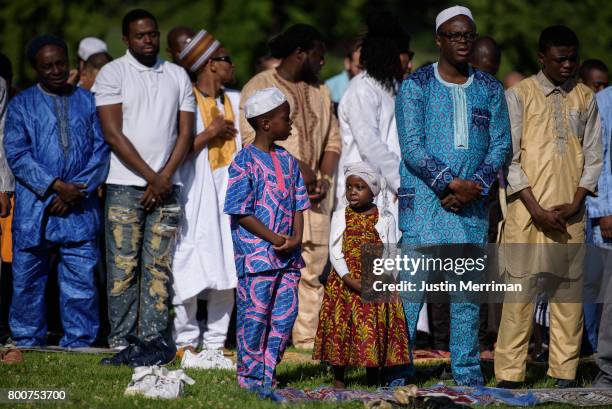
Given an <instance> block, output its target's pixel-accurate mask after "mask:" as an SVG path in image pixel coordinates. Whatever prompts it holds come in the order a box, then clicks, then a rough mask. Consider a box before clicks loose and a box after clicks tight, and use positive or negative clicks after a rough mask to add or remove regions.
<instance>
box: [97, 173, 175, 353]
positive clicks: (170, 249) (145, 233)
mask: <svg viewBox="0 0 612 409" xmlns="http://www.w3.org/2000/svg"><path fill="white" fill-rule="evenodd" d="M144 191H145V188H141V187H136V186H122V185H108V186H107V190H106V205H105V211H104V214H105V234H106V265H107V274H108V276H107V283H108V284H107V294H108V317H109V321H110V326H111V330H110V335H109V339H108V343H109V346H110V347H111V348H116V347H122V346H126V345H128V343H129V342H128V341H127V339H126V337H127V336H128V335H134V336H137V337H138V338H140V339H144V340H148V339H151V338H154V337H156V336H158V335H162V336H164V337H166V338H168V337H169V334H170V323H171V320H170V317H169V305H170V300H171V297H170V292H171V289H172V282H171V279H172V258H173V256H174V248H175V245H176V238H177V234H178V227H179V223H180V221H181V216H182V210H181V207H180V205H179V201H178V192H179V187H178V186H175V187H174V188H173V191H172V193H171V194H169V195H168V196H167V197H166V198H165V199H164V202H163V203H162V204H161V205H160V206H159V207H157V208H156V209H155V210H153V211H152V212H147V211H145V210H144V208H143V206H142V205H141V204H140V199H141V198H142V195H143V194H144Z"/></svg>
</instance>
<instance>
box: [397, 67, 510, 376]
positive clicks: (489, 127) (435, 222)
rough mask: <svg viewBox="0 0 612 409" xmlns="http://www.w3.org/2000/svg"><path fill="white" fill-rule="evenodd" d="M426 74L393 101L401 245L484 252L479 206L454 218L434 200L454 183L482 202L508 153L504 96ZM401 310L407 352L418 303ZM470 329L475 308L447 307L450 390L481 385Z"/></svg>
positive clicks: (483, 78)
mask: <svg viewBox="0 0 612 409" xmlns="http://www.w3.org/2000/svg"><path fill="white" fill-rule="evenodd" d="M434 70H437V68H436V65H429V66H426V67H423V68H421V69H419V70H417V71H416V72H415V73H414V74H412V75H411V76H410V77H409V78H408V79H407V80H406V81H404V82H403V84H402V86H401V88H400V91H399V93H398V96H397V99H396V108H395V113H396V118H397V127H398V134H399V141H400V149H401V152H402V164H401V166H400V177H401V188H400V190H399V191H398V196H399V227H400V230H402V233H403V234H402V244H405V245H420V244H452V243H475V244H484V243H486V233H487V229H488V209H487V206H486V203H485V201H484V200H479V201H477V202H472V203H470V204H468V205H467V206H465V207H464V208H463V209H462V210H461V211H460V212H458V213H454V212H450V211H446V210H445V209H444V208H442V206H441V204H440V197H441V196H443V194H444V193H445V191H446V190H447V188H448V184H449V183H450V182H451V181H452V180H453V178H454V177H459V178H462V179H468V180H474V181H476V182H478V183H480V184H481V185H482V187H483V192H482V195H483V196H486V195H488V193H489V187H490V186H491V184H492V183H493V181H494V179H495V177H496V174H497V171H498V169H499V168H500V167H501V166H502V165H503V163H504V161H505V160H506V157H507V156H508V154H509V152H510V146H511V138H510V121H509V118H508V108H507V106H506V100H505V97H504V91H503V88H502V86H501V84H500V83H499V82H498V81H497V80H495V78H493V77H492V76H490V75H489V74H486V73H483V72H481V71H478V70H473V71H471V72H470V77H469V78H468V80H467V82H466V83H465V84H462V85H451V84H448V83H445V82H444V81H442V80H441V79H440V78H439V76H438V75H437V72H436V71H434ZM458 104H464V105H462V106H459V105H458ZM464 115H467V117H468V118H469V119H467V122H468V123H469V130H468V135H467V138H466V135H461V133H462V129H463V130H464V131H465V129H464V128H465V126H464V125H465V122H466V121H464V120H462V118H461V117H462V116H464ZM466 139H467V140H466ZM403 304H404V311H405V313H406V322H407V325H408V331H409V333H410V338H411V342H410V346H411V348H412V347H413V346H414V341H415V337H416V330H417V322H418V316H419V311H420V309H421V307H422V301H421V302H415V300H414V298H413V297H412V298H409V297H408V296H407V294H406V298H405V299H403ZM478 325H479V306H478V305H476V304H471V303H453V304H451V339H450V350H451V351H450V352H451V365H452V370H453V377H454V379H455V382H456V383H457V384H458V385H464V386H476V385H482V384H483V382H484V380H483V376H482V372H481V369H480V354H479V349H478Z"/></svg>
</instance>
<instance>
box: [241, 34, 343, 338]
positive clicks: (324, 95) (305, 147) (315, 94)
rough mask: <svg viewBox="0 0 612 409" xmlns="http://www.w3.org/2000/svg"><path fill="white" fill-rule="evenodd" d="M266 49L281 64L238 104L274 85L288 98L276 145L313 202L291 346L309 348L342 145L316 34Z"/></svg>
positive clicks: (245, 135) (278, 40) (245, 129)
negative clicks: (286, 124)
mask: <svg viewBox="0 0 612 409" xmlns="http://www.w3.org/2000/svg"><path fill="white" fill-rule="evenodd" d="M269 46H270V49H271V52H272V56H273V57H275V58H281V59H282V62H281V64H280V65H279V66H278V67H277V68H275V69H271V70H267V71H264V72H261V73H259V74H257V75H256V76H255V77H253V78H252V79H251V80H250V81H249V82H248V83H247V84H246V85H245V86H244V88H243V90H242V98H241V101H246V100H247V99H248V97H249V96H250V95H251V94H252V93H253V92H254V91H256V90H258V89H261V88H268V87H276V88H278V89H280V90H281V91H282V92H283V94H285V95H286V96H287V100H288V101H289V105H290V106H291V120H292V122H293V125H292V130H291V135H290V136H289V138H288V139H287V140H286V141H282V142H280V143H279V145H281V146H283V147H284V148H285V149H287V150H288V151H289V153H291V154H292V155H293V156H294V157H296V158H297V159H298V161H299V164H300V171H301V172H302V175H303V177H304V182H305V184H306V187H307V189H308V193H309V196H310V202H311V204H312V208H311V209H310V210H307V211H305V212H304V235H303V245H302V256H303V257H304V261H305V262H306V267H305V268H303V269H302V271H301V272H302V278H301V280H300V285H299V295H298V297H299V312H298V317H297V320H296V322H295V325H294V328H293V344H294V345H295V346H297V347H300V348H312V347H313V345H314V337H315V333H316V330H317V325H318V322H319V309H320V307H321V301H322V300H323V286H322V284H321V283H320V281H319V277H320V276H321V273H322V272H323V268H324V267H325V264H326V262H327V258H328V257H327V256H328V242H329V226H330V214H331V209H332V206H333V203H332V201H333V192H331V188H332V186H333V175H334V173H335V171H336V169H337V164H338V159H339V157H340V151H341V148H342V142H341V139H340V132H339V130H338V123H337V120H336V118H335V116H334V115H333V111H332V102H331V98H330V92H329V89H328V88H327V87H326V86H325V85H323V84H322V83H321V82H320V81H319V79H318V74H319V71H320V70H321V67H322V66H323V64H324V63H325V60H324V54H325V45H324V43H323V37H322V36H321V34H320V33H319V32H318V31H317V30H316V29H315V28H314V27H311V26H308V25H305V24H296V25H294V26H291V27H289V28H288V29H287V30H286V31H285V32H284V33H282V34H280V35H278V36H277V37H275V38H274V39H272V41H270V44H269ZM242 105H243V104H242V103H241V106H240V110H241V111H242V110H243V106H242ZM240 132H241V134H242V140H243V144H244V145H246V144H249V143H251V142H252V141H253V139H254V137H255V132H254V131H253V128H252V127H251V126H250V125H249V124H248V123H247V121H246V119H245V118H244V115H243V114H241V115H240Z"/></svg>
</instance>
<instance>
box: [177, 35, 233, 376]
mask: <svg viewBox="0 0 612 409" xmlns="http://www.w3.org/2000/svg"><path fill="white" fill-rule="evenodd" d="M180 63H181V65H183V67H184V68H186V69H188V70H190V71H191V72H193V73H195V74H196V75H197V79H196V82H195V84H194V95H195V97H196V102H197V106H198V108H197V110H196V137H195V139H194V143H193V148H192V151H191V154H190V158H189V159H188V160H187V161H186V162H185V164H184V165H183V168H182V169H181V172H182V173H181V176H182V177H183V181H184V189H183V194H182V202H183V204H184V206H185V218H184V221H183V224H182V226H181V234H180V237H179V242H178V245H177V249H176V253H175V257H174V299H173V303H174V310H175V313H176V316H175V318H174V329H175V331H174V335H175V342H176V344H177V347H178V348H183V349H191V352H193V349H195V348H196V347H197V346H198V345H200V344H201V345H202V347H203V348H204V350H205V351H204V352H203V353H201V354H200V355H198V356H195V355H193V354H191V353H190V352H187V353H185V357H184V358H183V359H184V361H185V360H187V361H192V363H194V362H196V361H197V362H199V363H200V364H201V363H202V362H204V361H207V362H210V359H209V358H210V356H214V357H217V358H218V361H219V362H221V364H219V365H212V366H221V367H224V363H228V360H227V359H225V360H224V359H222V354H221V352H220V350H221V349H222V348H223V345H224V343H225V339H226V338H227V330H228V327H229V322H230V317H231V313H232V309H233V307H234V288H236V268H235V264H234V252H233V245H232V237H231V232H230V221H229V217H228V216H227V215H225V214H224V213H223V204H224V202H225V192H226V189H227V181H228V170H227V168H228V165H229V164H230V162H231V161H232V159H233V158H234V156H235V155H236V153H237V152H238V150H239V149H240V147H241V138H240V134H239V132H238V128H239V126H238V120H239V103H240V93H239V92H237V91H233V90H229V89H226V88H224V85H226V84H230V83H232V82H233V80H234V65H233V63H232V60H231V57H230V56H229V54H228V52H227V51H226V50H225V49H224V48H223V47H222V46H221V44H220V43H219V42H218V41H217V40H215V39H214V38H213V36H212V35H211V34H210V33H207V32H206V31H204V30H201V31H200V32H199V33H198V34H196V36H195V37H193V38H192V39H191V41H190V42H189V43H188V45H187V47H186V48H185V49H184V50H183V51H182V52H181V54H180ZM198 297H200V298H204V299H206V300H207V314H208V315H207V319H206V327H205V329H204V331H203V334H201V331H200V326H199V323H198V321H197V320H196V312H197V298H198ZM201 335H202V338H200V336H201ZM200 341H201V342H200ZM190 347H191V348H190ZM202 354H203V355H202ZM219 362H217V363H219ZM195 365H196V366H197V365H198V364H195ZM192 366H193V365H192Z"/></svg>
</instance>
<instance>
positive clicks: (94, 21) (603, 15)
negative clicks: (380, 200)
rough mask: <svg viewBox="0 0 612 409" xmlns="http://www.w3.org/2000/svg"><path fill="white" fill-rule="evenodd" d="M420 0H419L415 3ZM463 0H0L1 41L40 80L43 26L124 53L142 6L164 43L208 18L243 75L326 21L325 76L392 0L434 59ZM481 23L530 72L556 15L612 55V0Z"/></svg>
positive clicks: (28, 77) (500, 12)
mask: <svg viewBox="0 0 612 409" xmlns="http://www.w3.org/2000/svg"><path fill="white" fill-rule="evenodd" d="M415 3H416V4H415ZM455 3H456V2H452V3H451V2H449V1H441V0H428V1H421V2H407V1H405V0H378V1H376V0H325V1H312V0H291V1H290V0H205V1H200V2H193V1H186V0H175V1H172V2H166V1H161V0H152V1H149V2H146V3H144V2H137V1H130V0H128V1H120V0H100V1H94V0H78V1H77V0H8V1H7V0H0V4H2V7H0V33H1V34H0V51H2V52H4V53H5V54H7V55H8V56H9V58H10V59H11V61H12V62H13V64H14V70H15V80H16V82H17V83H18V84H20V85H21V86H22V87H23V86H27V85H28V84H30V83H31V82H32V81H33V80H34V74H33V72H32V71H31V70H30V68H29V66H28V64H27V62H26V60H25V56H24V50H25V47H26V45H27V43H28V41H29V40H30V39H31V38H33V37H34V36H36V35H37V34H42V33H52V34H57V35H60V36H62V37H63V38H65V39H66V41H67V42H68V44H69V47H70V56H71V58H72V60H73V61H75V57H76V47H77V45H78V42H79V40H80V39H81V38H83V37H86V36H90V35H91V36H98V37H100V38H102V39H104V40H105V41H107V42H108V44H109V49H110V52H111V54H112V55H113V56H114V57H119V56H120V55H121V54H122V53H123V52H124V50H125V46H124V45H123V43H122V42H121V27H120V25H121V18H122V17H123V15H124V14H125V12H127V11H128V10H130V9H132V8H136V7H142V8H146V9H148V10H150V11H151V12H152V13H153V14H154V15H155V16H156V17H157V18H158V20H159V26H160V29H161V31H162V40H163V41H162V49H165V47H166V45H165V36H166V34H167V32H168V30H169V29H170V28H172V27H173V26H177V25H187V26H192V27H193V28H194V29H196V30H198V29H200V28H206V29H207V30H210V31H211V32H212V33H214V35H215V37H217V38H219V39H220V40H221V42H222V43H223V44H224V45H225V47H226V48H227V49H228V50H229V51H230V52H231V53H232V57H234V60H235V61H236V77H237V79H238V85H241V84H244V83H245V82H246V81H247V80H248V79H249V78H250V77H251V76H252V75H253V73H254V72H255V61H256V60H257V59H258V58H259V57H261V56H263V55H265V54H266V53H267V52H268V50H267V47H266V42H267V40H268V39H269V38H270V37H271V36H272V35H274V34H276V33H278V32H279V31H281V30H282V29H283V28H285V27H287V26H288V25H290V24H294V23H307V24H312V25H314V26H315V27H318V28H319V29H320V30H321V31H322V32H323V33H324V34H325V35H326V37H327V45H328V50H329V51H330V52H329V53H328V55H327V60H328V61H327V64H326V66H325V67H324V70H323V72H322V78H326V77H329V76H331V75H332V74H335V73H336V72H338V71H340V70H341V69H342V56H343V55H344V50H343V49H342V44H345V43H346V40H348V39H350V38H352V37H354V36H355V35H357V34H360V33H362V32H363V30H364V21H365V17H366V15H367V14H368V13H369V12H371V11H372V10H374V9H377V10H378V9H382V8H385V9H388V10H391V11H392V12H394V13H397V15H398V16H399V17H400V19H401V21H402V22H403V23H404V24H405V26H406V28H407V29H408V30H409V32H410V33H411V34H412V37H413V41H412V44H413V47H414V49H415V51H416V61H415V64H414V65H415V67H418V66H419V65H420V64H422V63H423V62H425V61H428V60H433V59H435V58H436V56H437V51H436V49H435V45H434V42H433V31H434V29H433V24H434V23H433V22H434V19H435V16H436V14H437V13H438V12H439V11H440V10H441V9H443V8H444V7H446V6H450V5H454V4H455ZM462 3H463V4H464V5H466V6H468V7H470V8H471V9H472V11H473V13H474V17H475V18H476V21H477V23H478V31H479V33H480V34H483V35H490V36H492V37H493V38H495V40H496V41H497V42H498V43H499V44H500V45H501V46H502V49H503V57H502V68H501V70H500V75H504V74H505V73H507V72H508V71H511V70H519V71H522V72H525V73H527V74H531V73H534V72H536V71H537V69H538V65H537V60H536V55H535V51H534V50H535V49H536V44H537V38H538V36H539V34H540V31H541V30H542V29H543V28H544V27H546V26H548V25H551V24H558V23H562V24H566V25H568V26H569V27H571V28H572V29H574V30H575V31H576V32H577V33H578V35H579V37H580V41H581V43H582V44H581V52H582V57H583V58H599V59H602V60H604V62H606V63H607V64H608V65H610V64H612V61H611V60H610V53H609V50H610V47H611V46H612V30H610V21H612V2H609V1H607V0H583V1H581V2H576V1H569V0H558V1H555V0H539V1H533V0H463V2H462Z"/></svg>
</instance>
